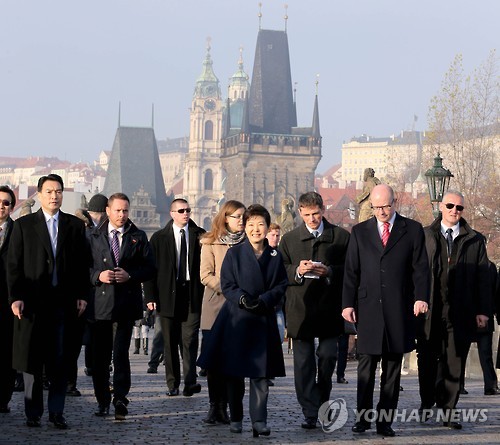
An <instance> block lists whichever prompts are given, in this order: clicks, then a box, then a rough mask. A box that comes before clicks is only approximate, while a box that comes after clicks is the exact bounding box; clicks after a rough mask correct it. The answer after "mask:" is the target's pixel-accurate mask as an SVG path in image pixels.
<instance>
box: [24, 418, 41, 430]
mask: <svg viewBox="0 0 500 445" xmlns="http://www.w3.org/2000/svg"><path fill="white" fill-rule="evenodd" d="M26 425H27V426H29V427H30V428H40V427H41V426H42V422H40V417H28V419H27V420H26Z"/></svg>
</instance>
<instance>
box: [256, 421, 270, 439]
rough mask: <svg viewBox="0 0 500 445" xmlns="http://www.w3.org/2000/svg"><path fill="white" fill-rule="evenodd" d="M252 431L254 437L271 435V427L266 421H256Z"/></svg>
mask: <svg viewBox="0 0 500 445" xmlns="http://www.w3.org/2000/svg"><path fill="white" fill-rule="evenodd" d="M252 432H253V437H259V436H269V435H270V434H271V429H270V428H269V427H268V426H267V425H266V422H254V424H253V427H252Z"/></svg>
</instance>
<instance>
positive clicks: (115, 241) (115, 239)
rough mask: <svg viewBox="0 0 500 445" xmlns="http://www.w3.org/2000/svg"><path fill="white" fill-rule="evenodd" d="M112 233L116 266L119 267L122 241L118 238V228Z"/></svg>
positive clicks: (112, 248) (112, 247) (112, 250)
mask: <svg viewBox="0 0 500 445" xmlns="http://www.w3.org/2000/svg"><path fill="white" fill-rule="evenodd" d="M111 233H112V234H113V238H111V252H112V253H113V258H114V260H115V266H116V267H118V262H119V261H120V241H119V240H118V230H116V229H113V230H112V231H111Z"/></svg>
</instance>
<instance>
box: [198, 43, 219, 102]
mask: <svg viewBox="0 0 500 445" xmlns="http://www.w3.org/2000/svg"><path fill="white" fill-rule="evenodd" d="M211 41H212V39H211V38H210V37H207V55H206V56H205V60H204V62H203V69H202V72H201V74H200V76H199V77H198V79H197V80H196V87H195V90H194V96H195V97H209V96H212V97H217V98H219V97H220V96H221V93H220V87H219V79H218V78H217V76H216V75H215V73H214V69H213V62H212V57H211V55H210V50H211V49H212V46H211Z"/></svg>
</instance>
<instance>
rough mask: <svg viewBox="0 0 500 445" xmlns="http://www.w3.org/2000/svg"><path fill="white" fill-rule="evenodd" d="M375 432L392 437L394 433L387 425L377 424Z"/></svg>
mask: <svg viewBox="0 0 500 445" xmlns="http://www.w3.org/2000/svg"><path fill="white" fill-rule="evenodd" d="M377 434H380V435H381V436H385V437H394V436H395V435H396V433H395V432H394V430H393V429H392V428H391V427H390V426H389V425H377Z"/></svg>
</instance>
